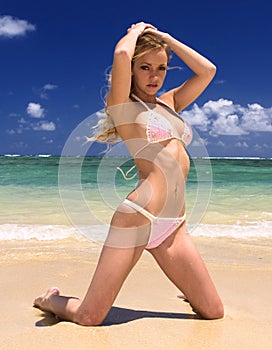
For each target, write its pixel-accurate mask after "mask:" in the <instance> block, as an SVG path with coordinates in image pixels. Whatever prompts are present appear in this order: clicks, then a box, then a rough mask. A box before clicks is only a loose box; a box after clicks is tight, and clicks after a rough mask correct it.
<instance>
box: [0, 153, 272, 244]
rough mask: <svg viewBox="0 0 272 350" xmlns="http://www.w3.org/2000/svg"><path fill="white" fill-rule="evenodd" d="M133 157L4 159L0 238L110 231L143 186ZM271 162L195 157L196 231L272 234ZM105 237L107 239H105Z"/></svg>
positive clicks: (191, 205)
mask: <svg viewBox="0 0 272 350" xmlns="http://www.w3.org/2000/svg"><path fill="white" fill-rule="evenodd" d="M131 165H133V163H132V162H131V160H129V159H127V158H100V157H85V158H76V157H65V158H64V159H63V158H60V157H53V156H48V157H42V156H36V157H23V156H16V157H10V156H2V157H0V190H1V203H0V240H6V239H29V238H36V239H61V238H66V237H71V236H73V237H76V238H80V237H81V236H82V234H83V235H84V234H85V232H88V234H87V235H88V237H89V238H91V239H94V240H96V239H100V238H101V237H102V236H103V234H105V232H106V230H107V227H108V224H109V221H110V218H111V216H112V214H113V212H114V209H115V207H116V206H117V205H118V203H120V202H121V201H122V199H123V198H124V197H125V196H126V194H127V193H128V192H130V191H131V190H132V189H133V188H134V187H135V185H136V183H137V179H135V180H132V181H128V182H126V181H124V179H123V177H122V175H121V173H120V172H118V171H117V170H116V167H118V166H121V167H122V169H123V170H124V171H126V170H128V169H129V168H130V166H131ZM271 169H272V160H271V159H211V160H209V159H192V160H191V170H190V173H189V177H188V183H187V190H186V202H187V217H188V227H189V230H190V231H191V232H192V234H195V235H203V236H229V237H234V238H235V237H239V238H241V237H243V238H249V237H253V238H258V237H270V236H271V235H272V233H271V232H272V230H271V228H272V196H271V195H272V181H271V180H272V175H271ZM102 239H103V238H102Z"/></svg>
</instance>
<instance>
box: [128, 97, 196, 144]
mask: <svg viewBox="0 0 272 350" xmlns="http://www.w3.org/2000/svg"><path fill="white" fill-rule="evenodd" d="M131 96H132V97H133V98H134V99H135V100H136V101H138V102H140V103H141V104H142V105H143V106H144V107H145V108H146V109H147V111H148V116H147V122H146V137H147V140H148V142H149V143H155V142H161V141H166V140H169V139H172V138H176V139H178V140H180V141H181V142H182V143H183V144H184V145H185V146H188V145H189V144H190V142H191V141H192V129H191V127H190V125H189V124H188V123H187V122H186V121H184V120H183V119H182V118H181V116H180V115H179V114H178V113H177V112H176V111H174V110H173V109H172V108H171V107H170V106H169V105H168V104H167V103H165V102H164V101H161V100H159V99H158V102H159V103H160V104H162V105H164V106H165V107H167V108H168V109H170V110H171V112H173V113H174V114H175V115H176V116H177V117H178V118H179V120H181V121H182V122H183V125H184V131H183V133H182V134H181V135H178V134H177V131H175V128H174V127H173V126H172V125H171V123H170V122H169V120H168V119H166V118H165V117H164V116H163V115H161V114H159V113H157V112H155V111H153V110H152V109H150V108H149V107H148V105H147V104H146V103H145V102H144V101H142V100H141V99H140V98H139V97H138V96H136V95H134V94H132V95H131Z"/></svg>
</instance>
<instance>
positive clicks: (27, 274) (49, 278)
mask: <svg viewBox="0 0 272 350" xmlns="http://www.w3.org/2000/svg"><path fill="white" fill-rule="evenodd" d="M193 239H194V241H195V243H196V245H197V247H198V249H199V251H200V253H201V255H202V257H203V259H204V260H205V262H206V264H207V267H208V270H209V272H210V274H211V276H212V278H213V280H214V283H215V285H216V287H217V289H218V291H219V294H220V295H221V297H222V300H223V302H224V305H225V318H224V319H223V320H216V321H204V320H200V319H196V318H194V313H193V312H192V310H191V308H190V306H189V305H188V304H187V303H185V302H183V301H182V300H181V299H179V298H177V295H178V294H179V291H178V290H177V289H176V287H175V286H173V285H172V284H171V283H170V282H169V281H168V279H167V278H166V277H165V276H164V274H163V273H162V272H161V270H160V269H159V267H158V266H157V264H156V263H155V261H154V260H153V258H152V256H151V255H150V254H149V253H147V252H145V253H144V254H143V256H142V257H141V259H140V261H139V263H138V264H137V265H136V266H135V268H134V270H133V271H132V272H131V274H130V275H129V277H128V279H127V281H126V282H125V284H124V286H123V288H122V290H121V292H120V294H119V295H118V297H117V299H116V301H115V303H114V307H113V308H112V310H111V312H110V314H109V316H108V317H107V319H106V321H105V324H104V325H103V326H99V327H81V326H78V325H75V324H72V323H69V322H58V321H57V320H56V318H54V317H53V316H52V315H48V314H44V313H42V312H41V311H40V310H37V309H34V308H33V307H32V301H33V299H34V297H35V296H36V295H39V294H41V293H42V292H43V291H44V290H45V289H46V288H48V287H49V286H52V285H57V286H59V288H60V290H61V291H62V292H63V294H65V295H73V296H78V297H80V298H82V297H83V296H84V293H85V291H86V289H87V287H88V284H89V281H90V279H91V276H92V274H93V272H94V269H95V266H96V262H97V259H98V257H99V252H100V249H101V248H102V245H98V244H94V243H91V242H88V241H76V240H73V239H68V240H67V239H66V240H60V241H57V242H56V241H36V240H32V241H5V242H3V241H2V242H0V250H1V255H0V262H1V264H0V277H1V282H2V288H1V290H2V298H1V299H0V300H1V305H0V307H1V310H2V317H1V320H0V336H1V349H4V350H7V349H9V350H12V349H18V348H20V349H22V350H24V349H26V350H29V349H37V348H39V350H43V349H48V348H49V349H50V348H58V349H73V350H74V349H75V350H77V349H78V350H85V349H101V350H102V349H103V350H108V349H118V350H119V349H127V348H129V349H135V350H136V349H137V350H139V349H140V350H141V349H152V350H153V349H166V348H168V347H169V346H171V348H172V349H174V350H175V349H181V348H182V349H185V350H187V349H188V350H189V349H194V350H198V349H209V350H213V349H214V350H218V349H220V350H229V349H233V350H236V349H237V350H238V349H239V350H240V349H256V348H263V349H265V348H267V349H268V348H270V347H271V346H272V335H271V322H272V313H271V311H272V310H271V302H270V300H271V289H272V254H271V242H270V244H269V245H267V242H268V240H264V239H263V240H250V241H245V240H237V239H226V238H205V237H193ZM249 330H250V331H249Z"/></svg>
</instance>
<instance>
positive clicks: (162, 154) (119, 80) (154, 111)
mask: <svg viewBox="0 0 272 350" xmlns="http://www.w3.org/2000/svg"><path fill="white" fill-rule="evenodd" d="M169 50H171V51H173V52H174V53H175V54H176V55H177V56H178V57H179V58H180V59H181V60H182V61H183V62H184V63H185V64H186V65H187V66H188V67H189V68H190V69H191V70H192V71H193V72H194V75H193V76H192V77H191V78H190V79H188V80H187V81H186V82H184V83H183V84H182V85H180V86H178V87H176V88H174V89H172V90H170V91H167V92H165V93H164V94H162V95H161V96H160V99H157V97H156V94H157V92H158V91H159V90H160V89H161V87H162V85H163V82H164V79H165V76H166V71H167V66H168V61H169ZM215 71H216V68H215V66H214V65H213V64H212V63H211V62H209V61H208V60H207V59H206V58H204V57H203V56H201V55H200V54H199V53H197V52H195V51H194V50H192V49H191V48H189V47H188V46H186V45H184V44H183V43H181V42H179V41H178V40H176V39H174V38H173V37H172V36H170V35H169V34H167V33H163V32H161V31H159V30H157V29H156V28H155V27H154V26H152V25H150V24H147V23H143V22H141V23H137V24H133V25H132V26H131V27H130V28H129V29H128V32H127V34H126V35H125V36H124V37H123V38H121V40H120V41H119V42H118V43H117V45H116V48H115V51H114V61H113V66H112V75H111V87H110V90H109V93H108V95H107V109H106V110H107V114H108V118H109V120H108V121H107V122H106V123H105V124H104V125H106V127H105V130H104V131H102V132H101V133H100V134H99V135H97V139H98V140H111V141H112V139H114V138H117V137H118V136H120V137H121V138H122V139H123V140H124V141H125V142H126V144H127V147H128V149H129V151H130V153H131V155H132V156H133V158H134V161H135V165H136V167H137V170H138V176H139V183H138V185H137V187H136V188H135V190H134V191H132V192H131V193H130V194H129V195H128V196H127V198H126V199H125V200H124V202H123V203H121V204H120V206H119V207H118V208H117V210H116V212H115V214H114V215H113V218H112V221H111V227H110V230H109V234H108V237H107V240H106V242H105V245H104V247H103V249H102V252H101V255H100V258H99V262H98V265H97V268H96V271H95V273H94V276H93V279H92V281H91V284H90V286H89V289H88V291H87V293H86V296H85V298H84V299H83V300H82V301H81V300H79V299H76V298H71V297H65V296H61V295H60V291H59V290H58V288H56V287H52V288H50V289H49V290H48V291H47V292H46V293H44V294H43V295H41V296H39V297H37V298H36V299H35V301H34V306H35V307H38V308H40V309H42V310H45V311H50V312H52V313H54V314H55V315H57V316H58V317H59V318H61V319H63V320H69V321H73V322H75V323H78V324H81V325H86V326H94V325H100V324H101V323H102V322H103V320H104V319H105V317H106V316H107V314H108V312H109V310H110V308H111V306H112V304H113V302H114V300H115V298H116V296H117V294H118V292H119V290H120V288H121V286H122V284H123V282H124V281H125V279H126V277H127V276H128V274H129V273H130V271H131V269H132V268H133V267H134V265H135V264H136V263H137V261H138V260H139V258H140V256H141V254H142V253H143V251H144V250H145V249H146V250H148V251H149V252H150V253H151V254H152V256H153V257H154V258H155V260H156V261H157V263H158V264H159V266H160V267H161V268H162V270H163V271H164V272H165V274H166V275H167V277H168V278H169V279H170V280H171V281H172V282H173V283H174V284H175V285H176V286H177V287H178V288H179V289H180V290H181V291H182V293H183V294H184V296H185V297H186V299H187V300H188V301H189V302H190V304H191V306H192V308H193V309H194V310H195V311H196V312H197V313H198V314H199V315H200V316H201V317H203V318H205V319H217V318H221V317H223V313H224V311H223V305H222V302H221V300H220V298H219V296H218V294H217V291H216V289H215V287H214V285H213V282H212V280H211V278H210V276H209V274H208V271H207V269H206V267H205V265H204V262H203V260H202V259H201V257H200V255H199V253H198V251H197V249H196V247H195V245H194V244H193V242H192V240H191V238H190V236H189V235H188V234H187V232H186V224H185V205H184V200H183V199H184V189H185V181H186V177H187V174H188V171H189V158H188V155H187V153H186V150H185V146H186V145H187V144H188V143H189V142H190V139H191V130H190V128H189V127H188V125H187V124H186V123H185V122H184V121H183V120H182V119H181V118H180V117H179V116H178V115H177V112H179V111H181V110H182V109H184V108H185V107H186V106H188V105H189V104H190V103H191V102H193V101H194V100H195V99H196V98H197V97H198V96H199V95H200V93H201V92H202V91H203V90H204V89H205V88H206V87H207V85H208V84H209V83H210V81H211V80H212V78H213V76H214V74H215ZM109 121H110V122H113V123H114V124H113V125H111V127H109V123H108V122H109ZM113 266H114V269H113V268H112V267H113Z"/></svg>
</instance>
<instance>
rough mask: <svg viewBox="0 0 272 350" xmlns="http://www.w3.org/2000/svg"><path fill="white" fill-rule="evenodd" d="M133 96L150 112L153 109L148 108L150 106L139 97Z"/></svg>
mask: <svg viewBox="0 0 272 350" xmlns="http://www.w3.org/2000/svg"><path fill="white" fill-rule="evenodd" d="M131 96H132V97H133V98H134V99H135V100H136V101H138V102H140V103H141V104H142V105H143V106H144V107H145V108H146V109H147V110H148V111H150V110H151V109H150V108H149V107H148V105H147V104H146V103H145V102H144V101H142V100H141V99H140V98H139V97H138V96H136V95H134V94H131Z"/></svg>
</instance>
